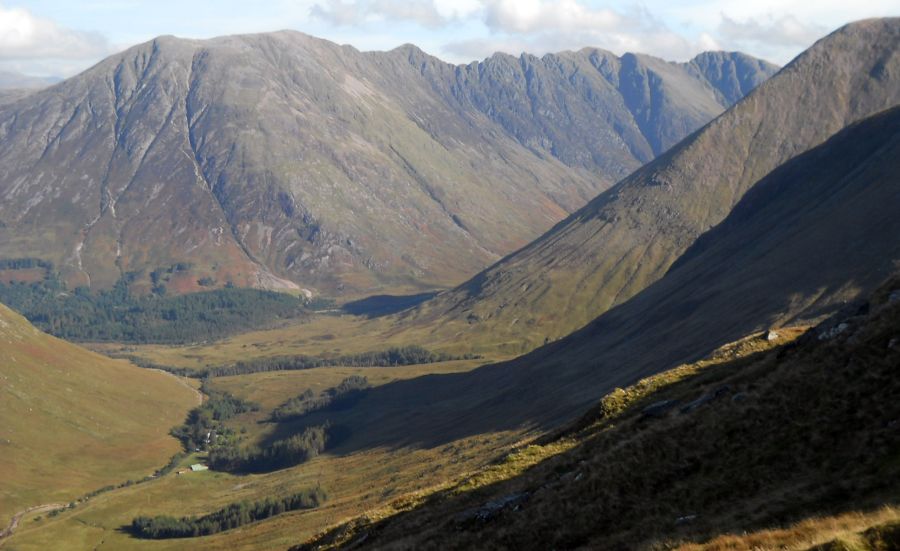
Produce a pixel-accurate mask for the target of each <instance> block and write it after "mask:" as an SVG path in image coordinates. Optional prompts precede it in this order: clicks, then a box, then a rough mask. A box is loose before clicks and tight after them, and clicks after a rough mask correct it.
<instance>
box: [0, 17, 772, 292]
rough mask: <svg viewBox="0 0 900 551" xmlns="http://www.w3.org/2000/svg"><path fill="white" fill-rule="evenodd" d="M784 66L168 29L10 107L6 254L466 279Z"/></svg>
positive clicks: (101, 262)
mask: <svg viewBox="0 0 900 551" xmlns="http://www.w3.org/2000/svg"><path fill="white" fill-rule="evenodd" d="M774 71H775V67H774V66H772V65H770V64H767V63H765V62H761V61H758V60H753V59H751V58H748V57H747V56H743V55H741V54H736V53H732V54H725V53H714V54H709V55H706V56H703V57H701V58H698V59H697V60H695V61H693V62H691V63H687V64H674V63H666V62H664V61H662V60H658V59H655V58H650V57H647V56H637V55H630V54H629V55H626V56H624V57H622V58H618V57H616V56H613V55H612V54H609V53H608V52H603V51H599V50H583V51H581V52H577V53H572V52H564V53H561V54H558V55H548V56H544V57H542V58H536V57H534V56H528V55H524V56H522V57H520V58H513V57H510V56H506V55H500V54H498V55H496V56H493V57H491V58H489V59H487V60H485V61H484V62H481V63H473V64H470V65H466V66H454V65H450V64H447V63H444V62H442V61H440V60H438V59H436V58H434V57H431V56H428V55H426V54H425V53H424V52H422V51H421V50H419V49H417V48H415V47H413V46H404V47H401V48H398V49H395V50H392V51H390V52H371V53H362V52H359V51H357V50H355V49H354V48H352V47H349V46H339V45H337V44H333V43H331V42H327V41H324V40H319V39H315V38H313V37H310V36H307V35H303V34H301V33H296V32H288V31H284V32H278V33H270V34H260V35H245V36H231V37H222V38H216V39H212V40H206V41H197V40H183V39H178V38H174V37H160V38H157V39H155V40H153V41H152V42H148V43H146V44H142V45H139V46H135V47H133V48H130V49H129V50H127V51H125V52H123V53H121V54H117V55H114V56H112V57H110V58H108V59H106V60H104V61H102V62H101V63H99V64H98V65H96V66H95V67H93V68H91V69H89V70H87V71H86V72H84V73H82V74H80V75H78V76H76V77H73V78H71V79H69V80H67V81H65V82H63V83H61V84H59V85H57V86H54V87H53V88H52V89H50V90H44V91H40V92H36V93H34V94H31V95H28V96H27V97H24V98H21V99H19V100H18V101H9V102H3V103H0V166H2V169H0V197H2V199H3V201H2V202H0V257H5V258H13V257H21V256H29V257H38V258H41V259H43V260H50V261H52V262H53V263H54V264H55V265H56V266H57V267H58V268H59V269H60V270H61V271H62V275H63V277H64V279H65V280H66V282H67V283H69V285H70V287H74V286H75V285H91V286H93V287H99V288H108V287H110V286H112V285H113V284H114V283H115V282H116V281H117V280H118V279H119V278H120V277H121V276H122V275H124V274H125V273H127V272H137V273H138V274H139V275H141V278H142V280H143V281H145V282H147V279H148V278H149V274H150V273H151V272H153V271H154V270H158V269H159V268H161V267H166V266H170V265H172V264H175V263H181V262H190V263H191V264H192V267H191V271H190V274H189V275H190V277H188V278H187V280H186V282H182V285H180V286H179V287H178V292H185V291H190V290H197V282H198V281H200V280H204V281H210V282H214V283H212V284H214V285H216V286H223V285H226V284H227V283H228V282H233V283H235V284H237V285H252V286H257V287H265V288H294V287H297V286H298V285H299V286H302V287H305V288H308V289H311V290H313V291H314V292H315V293H325V294H328V295H340V294H351V295H353V294H356V295H358V294H361V293H372V292H375V291H378V290H379V289H381V290H391V289H394V290H398V289H400V290H406V291H409V290H415V289H421V288H423V287H430V286H435V285H440V286H447V285H451V284H456V283H458V282H459V281H460V280H462V279H464V278H465V277H469V276H471V274H473V273H475V272H477V271H478V270H479V269H481V268H483V267H484V266H486V265H487V264H489V263H490V262H493V261H495V260H497V259H498V258H499V257H500V256H501V255H503V254H506V253H508V252H510V251H511V250H514V249H515V248H517V247H520V246H522V245H523V244H525V243H527V242H528V241H529V240H531V239H533V238H534V237H536V236H537V235H539V234H540V233H541V232H543V231H545V230H546V229H547V228H548V227H550V226H551V225H552V224H554V223H555V222H557V221H559V220H560V219H562V218H564V217H565V216H566V215H567V214H568V213H570V212H572V211H574V210H575V209H577V208H579V207H581V206H583V205H584V204H585V202H586V201H588V200H589V199H590V198H592V197H594V196H595V195H596V193H597V192H599V191H601V190H603V189H606V188H607V187H608V186H609V185H610V184H612V183H613V182H615V181H616V180H618V179H619V178H621V177H622V176H624V175H626V174H628V173H629V172H631V171H632V170H634V169H635V168H637V167H638V166H640V165H641V164H643V163H644V162H646V161H648V160H650V159H652V158H653V157H654V156H655V155H656V154H658V153H660V152H661V151H663V150H664V149H665V148H666V147H668V146H669V145H671V144H673V143H675V142H677V141H678V140H679V139H681V138H682V137H684V136H685V135H687V134H688V133H690V132H692V131H693V130H695V129H696V128H698V127H699V126H701V125H703V124H705V123H706V122H708V121H709V120H710V119H712V118H713V117H714V116H716V115H717V114H719V113H720V112H721V111H722V110H724V109H725V108H726V107H727V106H728V105H730V103H731V102H733V101H734V100H735V99H736V98H737V97H738V96H740V95H741V94H743V93H745V92H747V91H749V90H750V89H751V88H752V87H753V86H755V85H756V84H758V83H759V82H762V81H763V80H765V79H766V78H767V77H768V76H769V75H771V74H772V73H773V72H774ZM147 287H148V288H149V283H147Z"/></svg>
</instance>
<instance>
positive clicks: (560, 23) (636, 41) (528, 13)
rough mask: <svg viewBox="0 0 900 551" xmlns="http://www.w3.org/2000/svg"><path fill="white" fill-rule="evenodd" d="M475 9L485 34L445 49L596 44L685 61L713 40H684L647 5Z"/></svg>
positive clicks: (522, 2) (541, 3) (482, 53)
mask: <svg viewBox="0 0 900 551" xmlns="http://www.w3.org/2000/svg"><path fill="white" fill-rule="evenodd" d="M482 4H483V6H484V9H483V10H482V11H481V12H480V13H479V14H478V15H479V17H480V18H481V21H482V23H483V24H484V25H485V26H486V27H487V29H488V30H489V32H490V34H491V36H490V38H473V39H463V40H458V41H452V42H449V43H447V44H446V45H445V46H444V48H443V49H444V52H446V53H447V54H449V55H450V56H453V57H457V58H458V57H462V56H465V57H467V58H469V59H472V58H482V57H486V56H488V55H490V54H492V53H494V52H496V51H504V52H508V53H513V54H518V53H521V52H523V51H527V52H529V53H533V54H537V55H540V54H544V53H547V52H557V51H560V50H576V49H581V48H584V47H598V48H602V49H606V50H611V51H612V52H614V53H617V54H622V53H625V52H640V53H646V54H651V55H656V56H659V57H662V58H665V59H670V60H684V59H688V58H690V57H692V56H693V55H695V54H696V53H697V52H699V51H702V50H704V49H709V48H708V47H709V46H711V45H715V41H714V40H713V39H712V37H710V36H708V35H706V36H699V37H697V39H696V40H689V39H687V38H685V37H684V36H682V35H680V34H678V33H676V32H675V31H673V30H672V29H670V28H669V27H668V26H667V25H666V24H665V23H664V22H663V21H661V20H660V19H659V18H657V17H654V16H653V14H651V13H650V12H649V10H647V9H645V8H640V7H635V8H632V9H630V10H623V11H614V10H611V9H608V8H593V7H590V6H589V5H588V4H586V3H585V2H583V1H579V0H482Z"/></svg>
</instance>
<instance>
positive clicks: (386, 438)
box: [331, 108, 900, 447]
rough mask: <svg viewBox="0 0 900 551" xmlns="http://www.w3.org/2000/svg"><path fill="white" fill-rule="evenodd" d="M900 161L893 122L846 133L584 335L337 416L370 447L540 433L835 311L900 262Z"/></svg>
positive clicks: (757, 190)
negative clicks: (753, 339) (601, 401)
mask: <svg viewBox="0 0 900 551" xmlns="http://www.w3.org/2000/svg"><path fill="white" fill-rule="evenodd" d="M898 159H900V108H895V109H892V110H890V111H887V112H885V113H881V114H879V115H876V116H873V117H870V118H869V119H866V120H864V121H862V122H860V123H857V124H855V125H852V126H850V127H849V128H847V129H846V130H844V131H843V132H840V133H838V134H837V135H835V136H834V137H832V138H831V139H830V140H828V141H827V142H825V143H824V144H822V145H821V146H819V147H817V148H815V149H813V150H811V151H809V152H807V153H805V154H802V155H800V156H798V157H796V158H795V159H793V160H792V161H790V162H788V163H785V164H784V165H783V166H781V167H780V168H778V169H777V170H775V171H773V172H772V173H771V174H770V175H768V176H767V177H766V178H764V179H762V180H761V181H760V182H759V183H758V184H757V185H756V186H754V188H753V189H752V190H751V192H750V193H747V194H746V196H745V197H744V198H743V199H742V200H741V201H740V202H739V203H738V204H737V206H736V207H735V209H734V212H733V213H732V215H731V216H729V217H728V218H726V219H725V220H724V221H723V222H722V223H721V224H720V225H719V226H718V227H716V228H714V229H713V230H711V231H710V232H709V233H708V234H707V235H706V236H705V237H704V239H703V240H701V241H700V242H698V245H697V246H696V248H695V249H693V250H690V251H689V252H688V253H687V254H685V255H684V256H683V260H682V261H680V262H678V263H677V264H676V265H675V267H673V268H672V270H671V271H670V272H669V273H667V274H666V275H665V277H663V278H662V279H661V280H660V281H658V282H656V283H655V284H653V285H651V286H650V287H648V288H647V289H645V290H644V291H642V292H641V293H639V294H638V295H636V296H635V297H633V298H632V299H630V300H629V301H627V302H625V303H624V304H622V305H620V306H618V307H616V308H613V309H612V310H610V311H609V312H607V313H605V314H604V315H602V316H600V317H599V318H597V319H596V320H594V321H593V322H591V323H590V324H588V325H587V326H586V327H585V328H583V329H582V330H580V331H578V332H576V333H574V334H572V335H571V336H569V337H567V338H565V339H562V340H560V341H558V342H555V343H552V344H550V345H547V346H544V347H542V348H539V349H538V350H536V351H534V352H532V353H530V354H528V355H525V356H523V357H521V358H518V359H516V360H513V361H511V362H507V363H503V364H496V365H491V366H486V367H482V368H479V369H477V370H475V371H473V372H470V373H464V374H453V375H434V376H431V377H423V378H421V379H414V380H410V381H400V382H398V383H396V384H393V385H385V386H383V387H380V388H378V389H374V390H373V391H371V392H370V393H369V394H368V395H367V397H366V398H365V399H364V400H363V401H361V402H360V403H359V404H358V405H357V407H356V408H354V409H353V410H352V411H351V412H350V413H348V414H347V415H348V416H351V417H352V419H353V423H354V424H355V425H356V424H360V423H361V425H359V428H358V429H357V432H358V433H360V434H365V435H366V437H365V439H364V440H357V441H356V445H377V444H379V443H387V444H392V445H424V446H435V445H440V444H442V443H445V442H447V441H450V440H452V439H454V438H461V437H464V436H468V435H471V434H477V433H482V432H487V431H491V430H507V429H511V428H515V427H517V426H523V425H524V426H530V427H538V428H550V427H553V426H554V425H556V424H558V423H559V422H561V421H564V420H567V419H570V418H571V417H572V416H573V415H575V414H577V413H578V412H580V411H583V410H584V409H585V408H587V407H588V406H589V405H590V404H591V403H592V402H594V401H596V399H597V397H598V396H602V395H603V394H605V393H607V392H609V391H610V390H612V389H613V388H615V387H617V386H618V387H621V386H624V385H628V384H631V383H633V382H634V381H636V380H637V379H639V378H641V377H645V376H648V375H651V374H653V373H658V372H659V371H661V370H664V369H668V368H671V367H673V366H675V365H677V364H679V363H682V362H686V361H691V360H694V359H696V358H698V357H701V356H703V355H704V354H706V353H708V352H709V351H711V350H713V349H715V348H717V347H719V346H721V345H723V344H725V343H727V342H731V341H734V340H736V339H738V338H741V337H742V336H744V335H748V334H751V333H753V332H755V331H759V330H762V329H765V328H767V327H778V326H781V325H784V324H788V323H790V324H796V323H801V322H804V321H806V320H815V319H821V318H822V317H824V316H827V315H829V314H831V313H833V312H835V311H837V310H839V309H841V308H843V307H844V306H845V305H846V304H847V303H848V302H852V301H854V300H856V299H858V298H859V297H860V296H865V295H866V294H868V293H870V292H871V291H872V290H873V289H874V288H875V287H876V286H877V285H878V284H879V283H880V282H881V281H883V280H884V278H885V277H887V276H888V275H889V274H890V273H892V272H893V271H894V270H895V269H896V265H897V261H898V260H900V239H897V236H898V235H900V217H898V216H897V212H898V205H900V171H898ZM773 221H777V223H773ZM451 412H452V413H451ZM331 419H332V420H333V421H334V422H340V416H332V417H331ZM398 423H399V424H402V427H403V428H402V429H401V428H399V426H398V425H397V424H398ZM364 428H365V430H363V429H364ZM393 429H396V430H393ZM348 445H349V446H351V447H352V446H353V440H352V439H351V443H349V444H348Z"/></svg>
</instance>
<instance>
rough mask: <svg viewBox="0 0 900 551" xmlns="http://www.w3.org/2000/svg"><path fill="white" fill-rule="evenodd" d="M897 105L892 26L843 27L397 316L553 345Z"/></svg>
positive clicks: (724, 71) (724, 68) (717, 75)
mask: <svg viewBox="0 0 900 551" xmlns="http://www.w3.org/2000/svg"><path fill="white" fill-rule="evenodd" d="M715 58H716V56H707V57H704V56H701V57H700V58H698V60H694V62H692V63H694V64H695V65H694V67H695V70H697V71H704V74H706V75H712V76H708V78H711V79H712V81H714V82H717V83H719V86H720V88H719V89H720V90H726V91H727V90H733V91H734V92H735V93H737V91H739V90H743V89H744V88H742V87H741V86H742V85H741V79H740V78H734V77H733V73H732V69H731V68H732V67H737V66H738V65H739V63H740V62H739V61H737V60H735V61H734V64H733V65H732V64H730V63H716V64H714V65H715V66H716V67H717V68H716V69H715V70H710V69H709V65H708V63H709V62H710V61H711V60H713V61H714V60H715ZM734 70H737V69H736V68H735V69H734ZM730 75H732V76H730ZM724 83H731V87H729V86H728V85H726V84H724ZM749 85H750V84H749V83H748V85H747V86H749ZM898 103H900V19H881V20H870V21H862V22H859V23H854V24H851V25H848V26H846V27H843V28H841V29H839V30H837V31H835V32H834V33H832V34H831V35H829V36H827V37H825V38H823V39H822V40H820V41H819V42H818V43H816V44H815V45H814V46H813V47H812V48H810V49H809V50H807V51H806V52H805V53H804V54H802V55H801V56H799V57H798V58H797V59H795V60H794V61H793V62H792V63H791V64H790V65H788V66H787V67H785V68H784V69H783V70H782V71H780V72H779V73H778V74H777V75H775V76H774V77H772V78H771V79H769V80H768V81H767V82H765V83H764V84H762V85H761V86H759V88H757V89H756V90H754V91H753V92H752V93H750V94H749V95H748V96H747V97H745V98H744V99H743V100H742V101H740V102H739V103H737V104H736V105H734V106H733V107H732V108H731V109H729V110H728V111H727V112H726V113H724V114H723V115H721V116H720V117H718V118H716V119H715V120H714V121H713V122H711V123H710V124H709V125H707V126H706V127H705V128H703V129H702V130H701V131H699V132H697V133H695V134H694V135H692V136H690V137H689V138H687V139H685V140H684V141H682V142H680V143H679V144H678V145H677V146H675V147H673V148H672V149H670V150H669V151H667V152H666V153H665V154H663V155H661V156H660V157H658V158H657V159H656V160H654V161H653V162H651V163H649V164H647V165H646V166H644V167H643V168H641V169H640V170H638V171H636V172H635V173H633V174H632V175H630V176H629V177H627V178H625V179H624V180H622V181H621V182H619V183H618V184H617V185H616V186H614V187H613V188H611V189H610V190H608V191H606V192H604V193H602V194H600V195H599V196H598V197H597V198H596V199H594V200H593V201H591V202H590V203H589V204H588V205H587V206H585V207H584V208H582V209H581V210H579V211H578V212H576V213H574V214H572V215H571V216H570V217H569V218H568V219H566V220H565V221H563V222H561V223H559V224H558V225H557V226H555V227H554V228H552V229H551V230H550V231H549V232H547V233H546V234H544V235H543V236H541V237H540V238H539V239H537V240H535V241H534V242H532V243H531V244H529V245H528V246H527V247H524V248H523V249H521V250H519V251H517V252H516V253H514V254H512V255H510V256H508V257H507V258H505V259H503V260H502V261H500V262H498V263H497V264H495V265H493V266H491V267H490V268H488V269H487V270H485V271H484V272H482V273H480V274H478V275H477V276H475V277H474V278H473V279H471V280H470V281H469V282H467V283H465V284H463V285H462V286H460V287H458V288H456V289H454V290H452V291H449V292H447V293H443V294H441V295H438V296H437V297H435V298H434V299H432V300H431V301H429V302H427V303H425V304H423V305H422V306H421V307H420V308H419V309H418V310H416V311H413V312H410V313H409V314H407V316H408V318H409V321H410V322H411V323H417V324H421V323H422V322H423V321H425V322H427V321H428V320H431V321H432V322H433V323H434V327H435V333H436V334H447V335H449V334H455V333H458V332H460V331H462V332H463V333H466V332H470V333H471V334H473V335H476V334H477V335H484V336H486V337H485V338H486V339H489V340H490V341H492V342H502V341H518V342H522V339H523V335H524V339H525V344H523V347H524V348H526V349H527V348H529V347H533V346H534V345H537V344H541V343H543V342H545V339H550V340H552V339H555V338H559V337H561V336H564V335H566V334H568V333H570V332H571V331H574V330H576V329H578V328H580V327H582V326H583V325H584V324H586V323H587V322H589V321H590V320H591V319H593V318H595V317H596V316H598V315H599V314H601V313H603V312H605V311H607V310H608V309H610V308H612V307H614V306H616V305H618V304H621V303H623V302H625V301H626V300H628V299H629V298H630V297H632V296H634V295H635V294H636V293H638V292H640V291H641V290H643V289H645V288H646V287H647V286H648V285H650V284H652V283H653V282H654V281H657V280H658V279H659V278H661V277H662V276H663V275H665V274H666V272H667V271H668V270H669V269H670V267H671V266H672V264H673V263H674V262H675V261H676V259H678V258H679V257H680V256H681V255H682V254H683V253H684V252H685V251H686V250H687V249H688V248H689V247H690V246H691V245H692V244H693V243H694V242H695V241H696V240H697V239H698V237H699V236H700V235H701V234H703V233H704V232H706V231H707V230H709V229H710V228H712V227H713V226H715V225H716V224H719V223H720V222H721V221H722V220H723V219H724V218H725V217H726V216H728V214H729V213H730V212H731V211H732V209H733V208H734V206H735V205H736V204H737V203H738V202H739V201H740V200H741V199H742V198H743V197H744V195H745V194H746V193H747V191H748V190H749V189H750V188H751V187H753V186H754V184H756V183H757V182H758V181H759V180H760V179H761V178H762V177H764V176H765V175H766V174H768V173H770V172H771V171H772V170H774V169H775V168H777V167H778V166H780V165H781V164H783V163H785V162H786V161H788V160H789V159H791V158H792V157H795V156H797V155H799V154H802V153H803V152H804V151H807V150H809V149H810V148H813V147H816V146H817V145H819V144H821V143H822V142H823V141H824V140H826V139H827V138H828V137H830V136H832V135H833V134H834V133H835V132H837V131H839V130H841V129H842V128H844V127H845V126H847V125H848V124H852V123H853V122H855V121H858V120H860V119H862V118H865V117H868V116H870V115H873V114H874V113H877V112H879V111H882V110H884V109H887V108H890V107H892V106H894V105H897V104H898ZM769 223H771V224H777V223H779V220H777V219H772V220H770V221H769ZM513 351H521V349H518V350H513Z"/></svg>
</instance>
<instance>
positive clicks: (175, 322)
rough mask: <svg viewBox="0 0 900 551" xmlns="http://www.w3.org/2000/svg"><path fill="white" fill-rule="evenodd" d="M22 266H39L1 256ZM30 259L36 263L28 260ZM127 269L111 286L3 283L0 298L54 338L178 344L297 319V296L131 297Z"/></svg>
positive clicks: (50, 279) (300, 306)
mask: <svg viewBox="0 0 900 551" xmlns="http://www.w3.org/2000/svg"><path fill="white" fill-rule="evenodd" d="M2 262H5V263H6V264H9V265H10V266H15V267H16V268H17V269H19V268H22V269H24V268H27V267H44V268H45V269H48V272H49V268H47V267H46V266H45V265H47V264H49V263H45V262H43V261H40V260H34V259H14V260H5V261H0V263H2ZM32 264H34V266H32ZM135 278H136V274H128V275H126V276H125V277H123V278H122V279H120V280H119V282H118V283H117V284H116V285H115V286H114V287H113V288H112V289H109V290H104V291H99V292H92V291H90V290H89V289H87V288H86V287H79V288H77V289H75V290H74V291H71V292H70V291H69V290H68V289H67V288H66V286H65V285H64V284H63V283H62V282H61V281H59V280H58V279H57V278H56V277H55V276H53V275H52V274H49V273H48V275H47V277H46V278H45V279H44V281H41V282H37V283H10V284H4V283H0V302H3V303H4V304H6V305H7V306H9V307H10V308H13V309H14V310H16V311H18V312H20V313H21V314H22V315H24V316H25V317H26V318H28V320H29V321H30V322H32V323H33V324H34V325H36V326H37V327H39V328H40V329H42V330H44V331H47V332H48V333H51V334H53V335H55V336H57V337H62V338H64V339H67V340H74V341H116V342H132V343H160V344H177V343H187V342H197V341H204V340H212V339H217V338H221V337H224V336H227V335H230V334H233V333H236V332H240V331H243V330H247V329H250V328H254V329H257V328H260V327H264V326H266V325H271V324H272V323H273V322H276V321H277V320H281V319H288V318H296V317H299V316H301V315H304V313H305V312H306V311H307V310H306V308H305V307H304V303H303V301H302V300H301V299H299V298H297V297H293V296H290V295H287V294H285V293H276V292H273V291H261V290H258V289H237V288H225V289H216V290H210V291H203V292H199V293H190V294H186V295H179V296H169V297H166V296H161V295H159V294H150V295H142V296H138V295H134V294H132V293H131V292H130V290H129V285H130V284H131V283H132V282H133V281H134V280H135Z"/></svg>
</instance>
